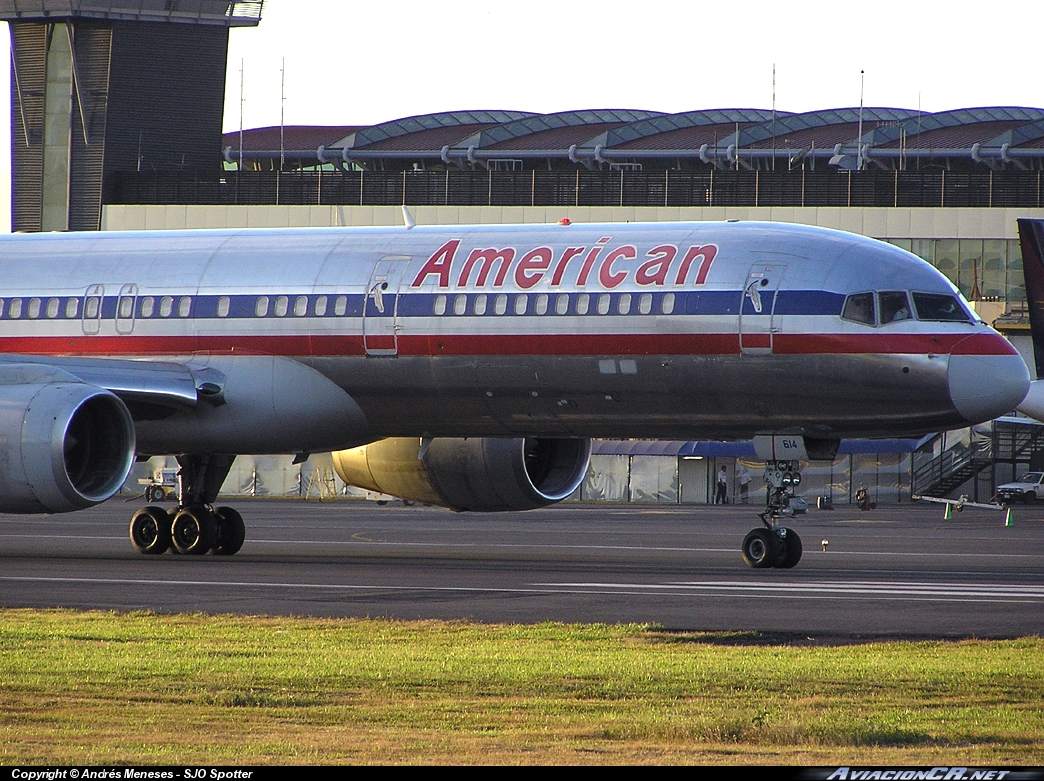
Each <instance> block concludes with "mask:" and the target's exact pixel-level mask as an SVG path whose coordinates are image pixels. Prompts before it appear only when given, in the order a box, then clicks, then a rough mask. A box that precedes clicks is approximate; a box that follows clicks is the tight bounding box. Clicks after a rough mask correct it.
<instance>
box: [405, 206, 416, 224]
mask: <svg viewBox="0 0 1044 781" xmlns="http://www.w3.org/2000/svg"><path fill="white" fill-rule="evenodd" d="M402 221H403V222H404V223H405V224H406V230H409V229H410V228H415V227H416V226H417V221H416V220H414V219H413V215H412V214H410V210H409V209H407V208H406V204H403V205H402Z"/></svg>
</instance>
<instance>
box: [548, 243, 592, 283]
mask: <svg viewBox="0 0 1044 781" xmlns="http://www.w3.org/2000/svg"><path fill="white" fill-rule="evenodd" d="M585 249H586V247H569V248H567V249H566V250H565V251H564V252H563V253H562V257H560V258H559V259H558V265H556V266H555V273H553V274H552V275H551V284H552V285H559V284H561V283H562V275H563V274H565V270H566V265H567V264H568V263H569V261H570V260H572V259H573V258H575V257H576V256H577V255H582V254H583V252H584V250H585Z"/></svg>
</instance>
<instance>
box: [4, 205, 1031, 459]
mask: <svg viewBox="0 0 1044 781" xmlns="http://www.w3.org/2000/svg"><path fill="white" fill-rule="evenodd" d="M0 261H2V264H3V266H2V267H3V271H4V277H5V282H4V286H3V294H2V310H0V352H2V353H6V354H8V355H9V360H11V359H13V356H15V355H25V356H30V357H31V359H32V360H40V359H41V358H42V357H43V358H47V357H64V359H65V360H70V361H73V362H74V363H75V361H78V360H79V361H87V360H93V359H135V360H137V359H143V360H148V361H161V362H163V361H166V362H174V363H190V364H192V365H194V366H198V367H207V366H210V367H213V368H215V369H216V370H217V371H219V372H222V373H223V374H224V375H228V373H229V367H231V366H233V362H234V361H236V360H237V359H241V358H248V357H254V358H256V357H257V356H279V357H283V358H289V359H292V360H293V361H295V362H298V363H300V364H303V365H305V366H307V367H310V368H311V369H314V370H315V371H317V372H318V373H319V374H321V375H322V376H323V377H325V378H327V379H328V380H330V381H332V382H333V383H335V384H336V385H337V386H338V387H339V388H341V389H343V391H344V392H345V393H347V394H348V396H350V397H351V399H352V400H354V402H355V403H357V404H358V407H359V410H360V411H361V416H362V417H361V418H359V420H358V421H357V423H358V424H359V425H362V426H364V430H363V431H358V430H357V431H352V432H348V431H345V432H337V431H335V430H331V431H328V432H327V434H328V436H327V437H326V438H325V441H321V442H307V441H303V440H302V441H301V442H300V443H294V444H293V448H294V449H301V450H320V449H330V448H336V447H341V446H349V445H355V444H360V443H361V442H365V441H372V440H375V439H379V438H383V437H392V436H424V437H461V436H492V437H517V436H551V437H643V438H671V439H685V438H713V439H743V438H750V437H752V436H755V435H757V434H777V433H788V434H803V435H805V436H808V437H818V438H830V439H836V438H843V437H885V436H897V435H902V436H912V435H917V434H921V433H926V432H930V431H938V430H943V429H948V428H955V427H959V426H964V425H968V424H969V423H976V422H980V421H981V420H987V419H990V418H992V417H995V416H996V415H1000V414H1003V413H1004V412H1007V411H1008V410H1009V409H1011V408H1013V407H1014V406H1015V405H1016V404H1018V403H1019V402H1020V401H1021V400H1022V396H1023V395H1024V394H1025V386H1026V382H1027V375H1026V369H1025V366H1024V364H1023V362H1022V359H1021V358H1020V357H1019V355H1018V354H1017V353H1016V351H1015V350H1014V349H1013V348H1011V346H1010V345H1009V344H1008V343H1007V341H1006V340H1004V339H1003V338H1002V337H1001V336H1000V335H999V334H997V333H996V332H995V331H993V330H992V329H990V328H989V327H988V326H986V325H984V324H983V323H981V322H980V321H978V320H977V319H976V318H975V317H974V316H973V315H972V314H971V313H969V312H968V310H967V308H966V306H965V303H964V302H963V301H961V300H960V298H959V294H958V293H957V292H956V290H955V289H954V287H953V286H952V285H951V284H950V283H949V282H948V281H947V280H946V279H945V278H944V277H943V276H942V275H941V274H940V273H939V272H937V271H936V270H935V269H933V268H932V267H931V266H929V265H928V264H927V263H925V262H923V261H921V260H920V259H918V258H916V257H915V256H913V255H911V254H909V253H907V252H904V251H902V250H900V249H897V248H895V247H891V246H889V245H887V244H883V243H880V242H876V241H873V240H870V239H865V238H862V237H858V236H854V235H851V234H846V233H840V232H836V231H828V230H823V229H817V228H810V227H802V226H787V225H778V224H759V223H705V224H702V223H696V224H670V223H656V224H642V225H620V224H613V225H551V226H532V225H528V226H497V227H488V226H481V227H456V226H454V227H437V228H434V227H432V228H428V227H417V228H414V229H412V230H406V229H404V228H366V229H334V228H331V229H287V230H220V231H179V232H145V233H111V234H59V235H24V236H12V237H8V238H5V239H4V240H3V241H2V242H0ZM903 297H905V298H903ZM903 301H905V305H903V304H902V302H903ZM897 302H899V303H897ZM947 302H952V304H948V303H947ZM900 308H903V309H905V312H900ZM886 315H888V317H887V320H886ZM242 365H244V366H246V365H248V362H243V363H242ZM235 381H238V382H247V383H249V382H250V372H249V371H248V372H246V374H245V375H244V376H243V377H241V378H238V379H237V380H235ZM264 381H268V380H264ZM230 382H232V380H230ZM291 390H293V389H292V388H291ZM117 392H118V390H117ZM228 392H229V393H232V394H233V395H234V392H235V388H230V389H228ZM278 392H280V391H279V389H277V390H276V393H278ZM307 394H308V392H307V389H306V390H305V391H304V392H303V394H302V397H301V398H295V399H291V400H290V402H289V403H290V404H296V405H299V406H300V407H302V408H307V407H308V406H309V404H310V399H309V398H308V397H307ZM132 395H133V394H132ZM132 411H133V408H132ZM201 414H212V413H211V412H208V411H206V410H204V411H203V412H201V411H200V409H199V408H198V407H196V408H186V409H183V410H178V411H177V412H175V413H174V414H173V415H167V416H158V415H157V416H150V415H141V416H136V428H137V437H138V449H139V451H140V452H145V453H165V452H183V451H186V450H193V449H195V448H198V447H199V445H198V439H192V436H194V435H192V436H190V435H189V434H187V433H186V431H187V430H188V429H191V428H192V426H191V425H190V423H191V421H192V419H193V417H194V416H195V417H196V418H198V416H199V415H201ZM213 414H216V413H213ZM138 417H140V419H137V418H138ZM230 426H231V424H230ZM196 428H197V429H198V428H199V426H197V427H196ZM331 428H336V426H334V425H333V423H332V422H331ZM230 430H231V429H230ZM319 439H323V437H319ZM215 447H218V446H216V445H215ZM284 447H286V442H285V441H284V440H282V439H279V440H277V441H271V442H266V440H265V438H264V436H263V435H262V434H259V433H257V432H254V433H253V434H252V435H250V436H246V435H244V437H243V439H242V440H241V441H239V440H237V439H236V438H235V436H232V437H231V439H227V438H226V439H225V446H224V447H219V448H218V449H219V450H220V452H229V453H236V452H240V453H246V452H278V451H279V450H282V449H283V448H284Z"/></svg>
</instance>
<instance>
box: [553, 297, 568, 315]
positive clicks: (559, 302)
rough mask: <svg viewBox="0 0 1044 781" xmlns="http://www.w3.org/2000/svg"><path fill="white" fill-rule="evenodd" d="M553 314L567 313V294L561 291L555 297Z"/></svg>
mask: <svg viewBox="0 0 1044 781" xmlns="http://www.w3.org/2000/svg"><path fill="white" fill-rule="evenodd" d="M555 314H558V315H566V314H569V294H568V293H561V294H559V296H558V298H556V299H555Z"/></svg>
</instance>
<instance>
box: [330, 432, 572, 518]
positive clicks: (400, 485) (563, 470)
mask: <svg viewBox="0 0 1044 781" xmlns="http://www.w3.org/2000/svg"><path fill="white" fill-rule="evenodd" d="M590 457H591V442H590V440H587V439H551V438H538V437H526V438H525V439H496V438H490V437H475V438H467V439H457V438H449V437H445V438H438V439H431V440H422V439H413V438H405V437H400V438H393V439H384V440H381V441H380V442H374V443H372V444H369V445H364V446H362V447H356V448H352V449H350V450H341V451H338V452H336V453H334V454H333V462H334V468H335V469H336V470H337V474H338V475H340V476H341V479H342V480H344V481H345V482H346V483H348V484H349V485H354V486H357V487H359V488H366V489H368V490H371V491H379V492H381V493H385V494H390V495H392V496H398V497H400V498H402V499H408V500H411V501H416V502H425V503H427V504H434V505H438V506H440V507H449V508H451V509H453V510H472V511H476V512H497V511H505V510H533V509H536V508H538V507H547V506H548V505H550V504H554V503H555V502H560V501H562V500H563V499H565V498H566V497H567V496H569V494H571V493H573V491H575V490H576V489H577V487H578V486H579V485H580V482H581V481H582V480H583V479H584V475H585V474H586V473H587V463H588V461H589V460H590Z"/></svg>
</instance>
